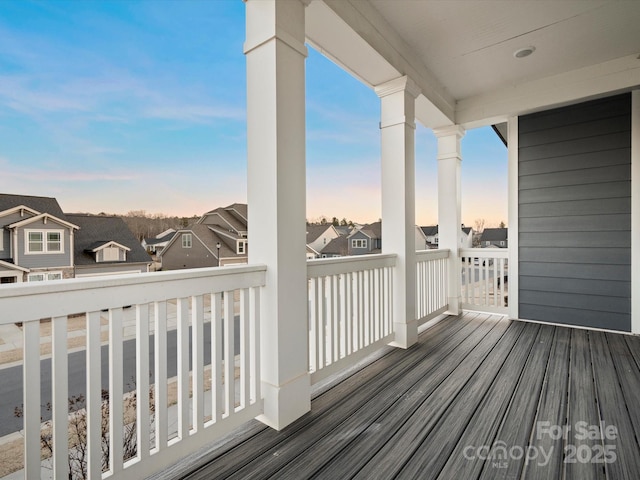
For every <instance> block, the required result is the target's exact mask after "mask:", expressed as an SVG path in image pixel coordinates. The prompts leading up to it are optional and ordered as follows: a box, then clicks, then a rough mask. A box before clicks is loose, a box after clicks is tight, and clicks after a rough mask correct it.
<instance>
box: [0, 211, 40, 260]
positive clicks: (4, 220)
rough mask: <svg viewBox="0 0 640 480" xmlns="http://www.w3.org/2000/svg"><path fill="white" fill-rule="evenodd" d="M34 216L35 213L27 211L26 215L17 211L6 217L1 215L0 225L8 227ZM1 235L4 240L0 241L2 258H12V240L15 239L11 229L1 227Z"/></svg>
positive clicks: (0, 256)
mask: <svg viewBox="0 0 640 480" xmlns="http://www.w3.org/2000/svg"><path fill="white" fill-rule="evenodd" d="M32 216H33V215H31V214H30V213H27V212H25V214H24V215H20V212H16V213H12V214H11V215H7V216H5V217H0V227H6V226H7V225H11V224H13V223H16V222H20V221H22V220H26V219H27V218H29V217H32ZM0 235H2V242H0V246H1V247H2V248H0V258H12V255H11V242H12V241H13V239H12V238H11V237H12V234H11V232H10V231H9V230H6V229H5V228H0Z"/></svg>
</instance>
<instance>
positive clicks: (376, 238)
mask: <svg viewBox="0 0 640 480" xmlns="http://www.w3.org/2000/svg"><path fill="white" fill-rule="evenodd" d="M347 240H348V248H349V255H366V254H370V253H380V252H381V251H382V222H374V223H370V224H367V225H363V226H362V227H360V228H356V229H355V230H353V231H352V232H351V233H350V234H349V235H348V236H347Z"/></svg>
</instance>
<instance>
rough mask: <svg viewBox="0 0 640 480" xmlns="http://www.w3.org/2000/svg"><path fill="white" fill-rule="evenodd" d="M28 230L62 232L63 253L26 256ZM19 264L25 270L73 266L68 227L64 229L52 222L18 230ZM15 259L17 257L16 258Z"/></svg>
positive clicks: (39, 222) (39, 223)
mask: <svg viewBox="0 0 640 480" xmlns="http://www.w3.org/2000/svg"><path fill="white" fill-rule="evenodd" d="M27 230H42V231H44V230H62V240H63V243H62V249H63V252H62V253H51V254H50V253H42V254H40V253H39V254H26V253H25V250H26V244H25V235H26V234H25V231H27ZM18 252H19V253H18V255H19V257H18V264H19V265H20V266H21V267H25V268H56V267H68V266H71V265H73V260H72V256H73V252H72V248H71V233H70V229H69V228H68V227H63V226H61V225H59V224H57V223H55V222H52V221H51V220H49V221H47V223H46V224H45V223H44V222H42V221H36V222H33V223H30V224H29V225H26V226H24V227H21V228H19V229H18ZM14 259H15V256H14Z"/></svg>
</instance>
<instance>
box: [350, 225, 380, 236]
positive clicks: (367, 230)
mask: <svg viewBox="0 0 640 480" xmlns="http://www.w3.org/2000/svg"><path fill="white" fill-rule="evenodd" d="M358 232H362V233H364V234H365V235H366V236H367V237H369V238H382V222H374V223H368V224H366V225H363V226H362V227H360V228H357V229H354V230H353V232H351V234H349V237H352V236H353V235H355V234H356V233H358Z"/></svg>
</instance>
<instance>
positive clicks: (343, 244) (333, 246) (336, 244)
mask: <svg viewBox="0 0 640 480" xmlns="http://www.w3.org/2000/svg"><path fill="white" fill-rule="evenodd" d="M321 253H325V254H332V255H341V256H346V255H348V254H349V240H348V239H347V237H345V236H344V235H340V236H339V237H336V238H334V239H332V240H331V241H330V242H329V243H327V244H326V245H325V247H324V248H323V249H322V251H321Z"/></svg>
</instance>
